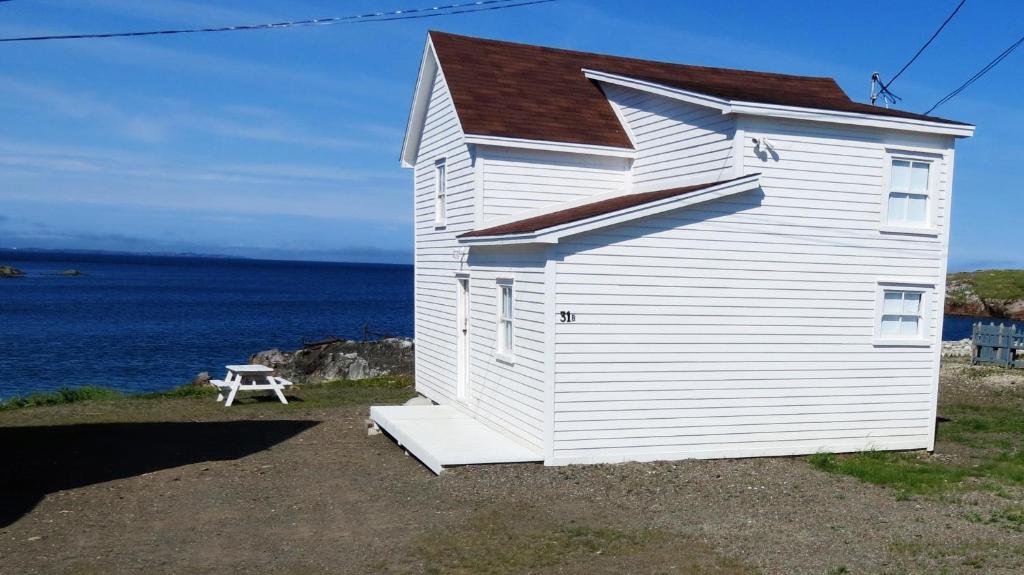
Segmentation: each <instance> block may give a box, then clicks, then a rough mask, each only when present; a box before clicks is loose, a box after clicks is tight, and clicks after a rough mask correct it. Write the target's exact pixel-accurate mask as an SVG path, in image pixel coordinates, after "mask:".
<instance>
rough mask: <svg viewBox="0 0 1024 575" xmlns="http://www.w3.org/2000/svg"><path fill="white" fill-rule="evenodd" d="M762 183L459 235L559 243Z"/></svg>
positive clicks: (485, 240)
mask: <svg viewBox="0 0 1024 575" xmlns="http://www.w3.org/2000/svg"><path fill="white" fill-rule="evenodd" d="M760 186H761V174H759V173H757V174H748V175H746V176H743V177H740V178H736V179H733V180H730V181H727V182H723V183H721V184H716V185H710V186H708V187H707V188H704V189H702V190H699V191H695V192H690V193H687V194H682V195H678V196H673V197H670V198H664V199H661V200H655V201H653V202H648V203H645V204H640V205H638V206H631V207H628V208H624V209H621V210H616V211H614V212H608V213H606V214H600V215H597V216H592V217H589V218H585V219H581V220H577V221H574V222H569V223H565V224H560V225H556V226H551V227H549V228H544V229H540V230H536V231H532V232H522V233H513V234H500V235H493V236H469V237H465V236H463V237H459V238H458V241H459V243H460V244H462V245H469V246H473V245H480V246H501V245H515V244H557V243H558V242H559V241H560V240H561V239H562V238H565V237H568V236H574V235H577V234H581V233H584V232H588V231H591V230H595V229H599V228H603V227H607V226H611V225H615V224H619V223H623V222H627V221H630V220H634V219H637V218H643V217H648V216H653V215H657V214H661V213H664V212H667V211H671V210H676V209H679V208H683V207H686V206H691V205H694V204H699V203H704V202H709V201H712V200H716V199H718V198H723V197H726V196H732V195H735V194H740V193H743V192H749V191H751V190H755V189H757V188H759V187H760Z"/></svg>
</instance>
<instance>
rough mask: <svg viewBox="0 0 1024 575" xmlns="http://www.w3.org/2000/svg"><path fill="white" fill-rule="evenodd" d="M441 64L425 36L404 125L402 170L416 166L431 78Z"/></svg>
mask: <svg viewBox="0 0 1024 575" xmlns="http://www.w3.org/2000/svg"><path fill="white" fill-rule="evenodd" d="M440 67H441V64H440V62H439V61H438V59H437V53H436V52H435V51H434V42H433V40H431V38H430V34H427V42H426V44H425V45H424V47H423V57H422V58H421V59H420V68H419V72H418V73H417V75H416V87H415V88H414V89H413V97H412V105H411V106H410V107H409V119H408V120H407V121H406V123H405V136H404V137H403V138H402V151H401V154H400V155H399V162H400V163H401V166H402V167H403V168H411V167H413V166H414V165H415V164H416V153H417V152H418V151H419V146H420V137H421V136H422V132H423V121H424V120H425V119H426V116H427V106H428V105H429V104H430V92H431V90H432V88H433V84H434V82H433V78H434V74H436V73H437V70H438V69H440Z"/></svg>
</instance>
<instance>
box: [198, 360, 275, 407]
mask: <svg viewBox="0 0 1024 575" xmlns="http://www.w3.org/2000/svg"><path fill="white" fill-rule="evenodd" d="M226 367H227V370H228V373H227V375H225V376H224V379H223V380H219V379H212V380H210V383H211V384H213V385H214V386H215V387H216V388H217V390H218V391H219V392H220V393H218V394H217V401H223V402H224V407H231V404H232V403H234V401H235V394H237V393H238V392H239V391H270V392H273V393H274V394H275V395H277V398H278V399H279V400H281V403H285V404H287V403H288V400H287V399H285V398H284V388H286V387H288V386H290V385H291V384H292V382H290V381H288V380H287V379H284V378H283V377H278V376H277V372H275V371H274V368H272V367H267V366H265V365H260V364H252V363H250V364H244V365H228V366H226ZM225 391H226V392H227V394H228V395H227V398H226V399H225V397H224V392H225Z"/></svg>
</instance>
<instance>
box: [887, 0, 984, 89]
mask: <svg viewBox="0 0 1024 575" xmlns="http://www.w3.org/2000/svg"><path fill="white" fill-rule="evenodd" d="M966 1H967V0H960V3H959V4H957V5H956V8H954V9H953V12H952V13H951V14H950V15H949V16H947V17H946V20H945V21H944V22H943V23H942V25H941V26H939V29H938V30H936V31H935V33H934V34H932V37H931V38H928V41H927V42H925V43H924V45H923V46H921V47H920V48H918V49H917V52H915V53H914V57H913V58H911V59H910V60H908V61H907V63H906V64H904V65H903V67H902V68H900V71H899V72H896V75H895V76H893V77H892V80H889V81H888V82H885V83H882V84H880V85H881V88H880V92H882V93H883V94H884V93H888V94H890V95H893V96H895V95H894V94H893V93H892V92H890V91H889V87H890V86H892V84H893V82H895V81H896V80H897V79H899V77H900V76H901V75H903V72H905V71H906V70H907V68H909V67H910V65H911V64H913V63H914V61H915V60H917V57H918V56H920V55H921V53H922V52H924V51H925V48H927V47H928V46H929V45H931V43H932V42H933V41H934V40H935V38H937V37H938V36H939V33H941V32H942V30H943V28H945V27H946V24H949V21H950V20H952V19H953V16H956V13H957V12H959V11H960V8H962V7H963V5H964V2H966ZM896 99H897V100H898V99H899V97H898V96H896Z"/></svg>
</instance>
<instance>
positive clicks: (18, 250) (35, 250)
mask: <svg viewBox="0 0 1024 575" xmlns="http://www.w3.org/2000/svg"><path fill="white" fill-rule="evenodd" d="M4 252H9V253H33V254H76V255H100V256H159V257H167V258H223V259H232V260H247V259H252V258H247V257H245V256H228V255H224V254H206V253H195V252H160V251H153V252H147V251H139V252H136V251H128V250H76V249H51V248H0V257H2V254H3V253H4Z"/></svg>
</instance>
